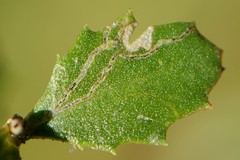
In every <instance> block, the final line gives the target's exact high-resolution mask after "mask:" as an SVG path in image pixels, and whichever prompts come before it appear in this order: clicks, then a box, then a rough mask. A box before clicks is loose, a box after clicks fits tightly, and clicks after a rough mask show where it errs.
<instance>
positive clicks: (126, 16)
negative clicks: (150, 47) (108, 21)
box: [117, 9, 136, 25]
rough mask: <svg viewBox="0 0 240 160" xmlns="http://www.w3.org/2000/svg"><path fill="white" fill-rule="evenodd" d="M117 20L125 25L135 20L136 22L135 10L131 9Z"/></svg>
mask: <svg viewBox="0 0 240 160" xmlns="http://www.w3.org/2000/svg"><path fill="white" fill-rule="evenodd" d="M117 22H119V23H122V24H123V25H128V24H131V23H133V22H136V19H135V18H134V15H133V11H132V10H131V9H129V10H128V11H127V12H126V13H125V14H123V15H122V16H121V17H120V18H119V19H118V20H117Z"/></svg>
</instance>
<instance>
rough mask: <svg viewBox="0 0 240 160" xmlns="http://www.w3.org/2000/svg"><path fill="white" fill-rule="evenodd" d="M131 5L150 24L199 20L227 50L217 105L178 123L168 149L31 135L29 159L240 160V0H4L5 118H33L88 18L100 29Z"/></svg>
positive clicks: (142, 23) (1, 83)
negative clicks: (102, 146)
mask: <svg viewBox="0 0 240 160" xmlns="http://www.w3.org/2000/svg"><path fill="white" fill-rule="evenodd" d="M129 8H131V9H132V10H133V12H134V15H135V17H136V19H137V20H138V22H139V27H138V28H137V29H136V32H135V33H134V35H133V37H137V36H138V35H139V34H140V33H141V32H143V31H144V30H145V29H146V28H147V26H149V25H154V24H164V23H170V22H176V21H195V22H196V23H197V27H198V29H199V30H200V32H201V33H202V34H203V35H205V36H206V37H208V39H209V40H211V41H212V42H214V43H215V44H216V45H217V46H219V47H220V48H222V49H223V50H224V54H223V66H224V67H225V68H226V70H225V71H224V73H223V75H222V77H221V79H220V80H219V82H218V83H217V85H216V86H215V87H214V89H213V90H212V91H211V93H210V102H211V103H212V104H213V105H214V106H215V109H213V110H207V111H202V112H198V113H195V114H193V115H191V116H189V117H186V118H184V119H181V120H179V121H178V122H177V123H175V124H174V125H172V126H171V127H170V129H169V131H168V134H167V140H168V144H169V146H168V147H163V146H151V145H137V144H124V145H121V146H120V147H118V148H117V156H113V155H111V154H110V153H105V152H101V151H95V150H91V149H88V148H85V149H84V151H73V152H71V153H68V150H69V148H70V147H71V146H70V145H69V144H65V143H61V142H55V141H51V140H31V141H28V142H27V143H26V144H25V145H22V146H21V155H22V157H23V159H24V160H32V159H34V160H42V159H59V160H66V159H68V160H79V159H85V160H95V159H96V160H97V159H108V160H132V159H138V160H159V159H161V160H173V159H177V160H193V159H194V160H203V159H204V160H226V159H231V160H239V159H240V138H239V135H240V125H239V122H240V53H239V52H240V45H239V37H240V1H238V0H228V1H226V0H211V1H210V0H182V1H180V0H147V1H140V0H139V1H133V0H132V1H131V0H121V1H114V0H95V1H93V0H88V1H82V0H69V1H66V0H65V1H64V0H61V1H60V0H41V1H39V0H21V1H19V0H0V124H4V122H5V121H6V120H7V119H8V118H9V117H11V116H12V115H13V114H14V113H18V114H20V115H22V116H26V115H27V114H28V112H29V111H30V110H31V109H32V108H33V106H34V104H35V103H36V101H37V100H38V99H39V97H40V96H41V95H42V93H43V92H44V90H45V88H46V86H47V83H48V81H49V78H50V75H51V72H52V69H53V66H54V64H55V61H56V54H60V55H62V54H64V53H66V52H67V51H68V49H70V48H71V47H72V44H73V42H74V40H75V38H76V36H77V35H78V33H79V32H80V30H81V28H82V26H83V25H84V24H88V25H89V26H90V27H91V28H92V29H94V30H98V29H101V28H103V27H105V26H106V25H110V24H111V23H112V22H113V21H114V20H115V19H116V18H118V17H119V16H120V15H122V14H123V13H125V12H126V11H127V10H128V9H129Z"/></svg>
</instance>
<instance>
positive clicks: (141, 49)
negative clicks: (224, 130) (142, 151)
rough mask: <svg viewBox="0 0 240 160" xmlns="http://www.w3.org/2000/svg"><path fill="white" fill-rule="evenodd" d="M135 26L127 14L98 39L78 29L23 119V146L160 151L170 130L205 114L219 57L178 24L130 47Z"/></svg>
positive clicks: (153, 30) (191, 27)
mask: <svg viewBox="0 0 240 160" xmlns="http://www.w3.org/2000/svg"><path fill="white" fill-rule="evenodd" d="M136 24H137V23H136V20H135V18H134V17H133V15H132V12H131V11H129V12H127V13H126V14H125V15H123V16H122V17H120V18H119V19H118V20H117V21H116V22H115V23H113V24H112V25H111V26H107V27H106V28H104V29H102V30H100V31H97V32H95V31H92V30H91V29H89V28H88V27H87V26H84V27H83V29H82V31H81V32H80V35H79V36H78V37H77V40H76V42H75V44H74V46H73V48H72V49H71V50H70V51H69V52H68V53H67V54H66V55H64V56H58V59H57V64H56V65H55V67H54V70H53V75H52V77H51V80H50V82H49V85H48V87H47V89H46V91H45V93H44V95H43V96H42V97H41V99H40V100H39V101H38V103H37V105H36V106H35V108H34V109H33V111H32V112H31V113H30V114H29V115H28V116H27V117H26V118H25V121H26V124H27V125H26V133H28V134H27V135H28V138H36V137H41V138H51V139H56V140H61V141H66V142H70V143H72V144H74V145H77V146H78V147H81V146H88V147H91V148H95V149H100V150H104V151H110V152H112V153H114V149H115V148H116V147H117V146H118V145H120V144H122V143H145V144H154V145H158V144H161V145H166V131H167V129H168V128H169V126H170V125H171V124H173V123H174V122H175V121H176V120H178V119H180V118H182V117H185V116H187V115H189V114H191V113H193V112H195V111H197V110H201V109H208V108H211V105H210V104H209V102H208V97H207V94H208V92H209V91H210V89H211V88H212V86H213V85H214V84H215V83H216V81H217V79H218V78H219V76H220V74H221V71H222V67H221V62H220V52H221V51H220V50H219V49H218V48H217V47H216V46H215V45H213V44H212V43H211V42H209V41H208V40H207V39H205V38H204V37H203V36H202V35H200V34H199V32H198V31H197V29H196V27H195V24H194V23H185V22H184V23H182V22H181V23H172V24H166V25H160V26H150V27H148V28H147V30H146V31H145V32H144V33H143V34H142V35H141V36H140V37H139V39H137V40H136V41H135V42H133V43H131V42H129V39H130V37H131V34H132V32H133V30H134V28H135V27H136Z"/></svg>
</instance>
